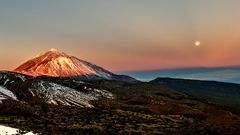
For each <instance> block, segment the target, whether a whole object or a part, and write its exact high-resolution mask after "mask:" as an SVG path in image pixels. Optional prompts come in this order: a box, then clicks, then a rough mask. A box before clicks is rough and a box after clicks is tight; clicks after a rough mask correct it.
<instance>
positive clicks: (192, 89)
mask: <svg viewBox="0 0 240 135" xmlns="http://www.w3.org/2000/svg"><path fill="white" fill-rule="evenodd" d="M150 82H151V83H154V84H161V85H167V86H169V87H171V88H173V89H175V90H178V91H181V92H185V93H188V94H190V95H193V96H195V97H198V98H200V99H204V100H207V101H209V102H212V103H215V104H220V105H225V106H229V107H232V108H235V109H237V110H239V106H240V84H233V83H222V82H216V81H201V80H187V79H173V78H157V79H155V80H152V81H150ZM239 111H240V110H239Z"/></svg>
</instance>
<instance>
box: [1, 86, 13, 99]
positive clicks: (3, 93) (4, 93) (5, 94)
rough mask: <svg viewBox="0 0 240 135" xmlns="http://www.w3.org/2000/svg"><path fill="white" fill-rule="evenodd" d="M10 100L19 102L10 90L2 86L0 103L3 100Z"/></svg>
mask: <svg viewBox="0 0 240 135" xmlns="http://www.w3.org/2000/svg"><path fill="white" fill-rule="evenodd" d="M9 98H10V99H13V100H17V97H16V96H15V95H14V94H13V93H12V92H11V91H10V90H8V89H5V88H3V87H1V86H0V102H2V100H4V99H9Z"/></svg>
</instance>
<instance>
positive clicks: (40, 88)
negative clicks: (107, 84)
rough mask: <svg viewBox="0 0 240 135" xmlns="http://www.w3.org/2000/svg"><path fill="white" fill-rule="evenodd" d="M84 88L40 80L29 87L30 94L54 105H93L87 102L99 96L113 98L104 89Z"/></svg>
mask: <svg viewBox="0 0 240 135" xmlns="http://www.w3.org/2000/svg"><path fill="white" fill-rule="evenodd" d="M85 90H86V91H81V90H79V91H77V90H75V89H72V88H69V87H66V86H62V85H60V84H56V83H52V82H48V81H42V80H41V81H39V82H37V83H34V85H33V86H32V87H30V88H29V91H30V92H31V93H32V96H38V97H39V98H42V99H44V100H45V102H47V103H49V104H55V105H59V104H61V105H68V106H80V107H93V105H91V104H90V103H89V102H90V101H92V100H97V99H98V98H100V97H104V98H113V95H112V93H110V92H108V91H106V90H98V89H89V88H86V89H85Z"/></svg>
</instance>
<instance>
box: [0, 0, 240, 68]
mask: <svg viewBox="0 0 240 135" xmlns="http://www.w3.org/2000/svg"><path fill="white" fill-rule="evenodd" d="M239 5H240V1H239V0H118V1H117V0H116V1H115V0H101V1H100V0H91V1H90V0H89V1H87V0H86V1H80V0H39V1H36V0H2V1H1V2H0V69H7V70H12V69H14V68H16V67H17V66H18V65H20V64H22V63H23V62H25V61H26V60H28V59H30V58H32V57H34V56H35V55H37V54H38V53H40V52H44V51H46V50H49V49H51V48H57V49H59V50H61V51H64V52H66V53H68V54H71V55H74V56H76V57H78V58H80V59H84V60H87V61H90V62H92V63H94V64H97V65H100V66H102V67H104V68H106V69H109V70H111V71H128V70H145V69H166V68H178V67H198V66H201V67H214V66H230V65H240V60H239V59H240V53H239V51H240V8H239ZM196 41H200V42H201V45H200V46H198V47H197V46H195V42H196Z"/></svg>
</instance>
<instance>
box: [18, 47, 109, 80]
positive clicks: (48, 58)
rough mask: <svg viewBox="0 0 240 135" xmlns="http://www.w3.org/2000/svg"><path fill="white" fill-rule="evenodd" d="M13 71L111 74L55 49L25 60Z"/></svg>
mask: <svg viewBox="0 0 240 135" xmlns="http://www.w3.org/2000/svg"><path fill="white" fill-rule="evenodd" d="M14 72H18V73H22V74H27V75H31V76H40V75H47V76H55V77H59V76H60V77H70V76H81V75H84V76H87V75H96V76H99V77H103V78H110V77H111V76H112V75H113V74H112V73H111V72H109V71H107V70H105V69H103V68H101V67H98V66H96V65H94V64H91V63H89V62H86V61H83V60H80V59H78V58H76V57H74V56H70V55H67V54H65V53H63V52H59V51H58V50H56V49H51V50H49V51H47V52H45V53H42V54H40V55H38V56H36V57H35V58H33V59H31V60H29V61H27V62H25V63H24V64H22V65H20V66H19V67H18V68H16V69H15V70H14Z"/></svg>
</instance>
